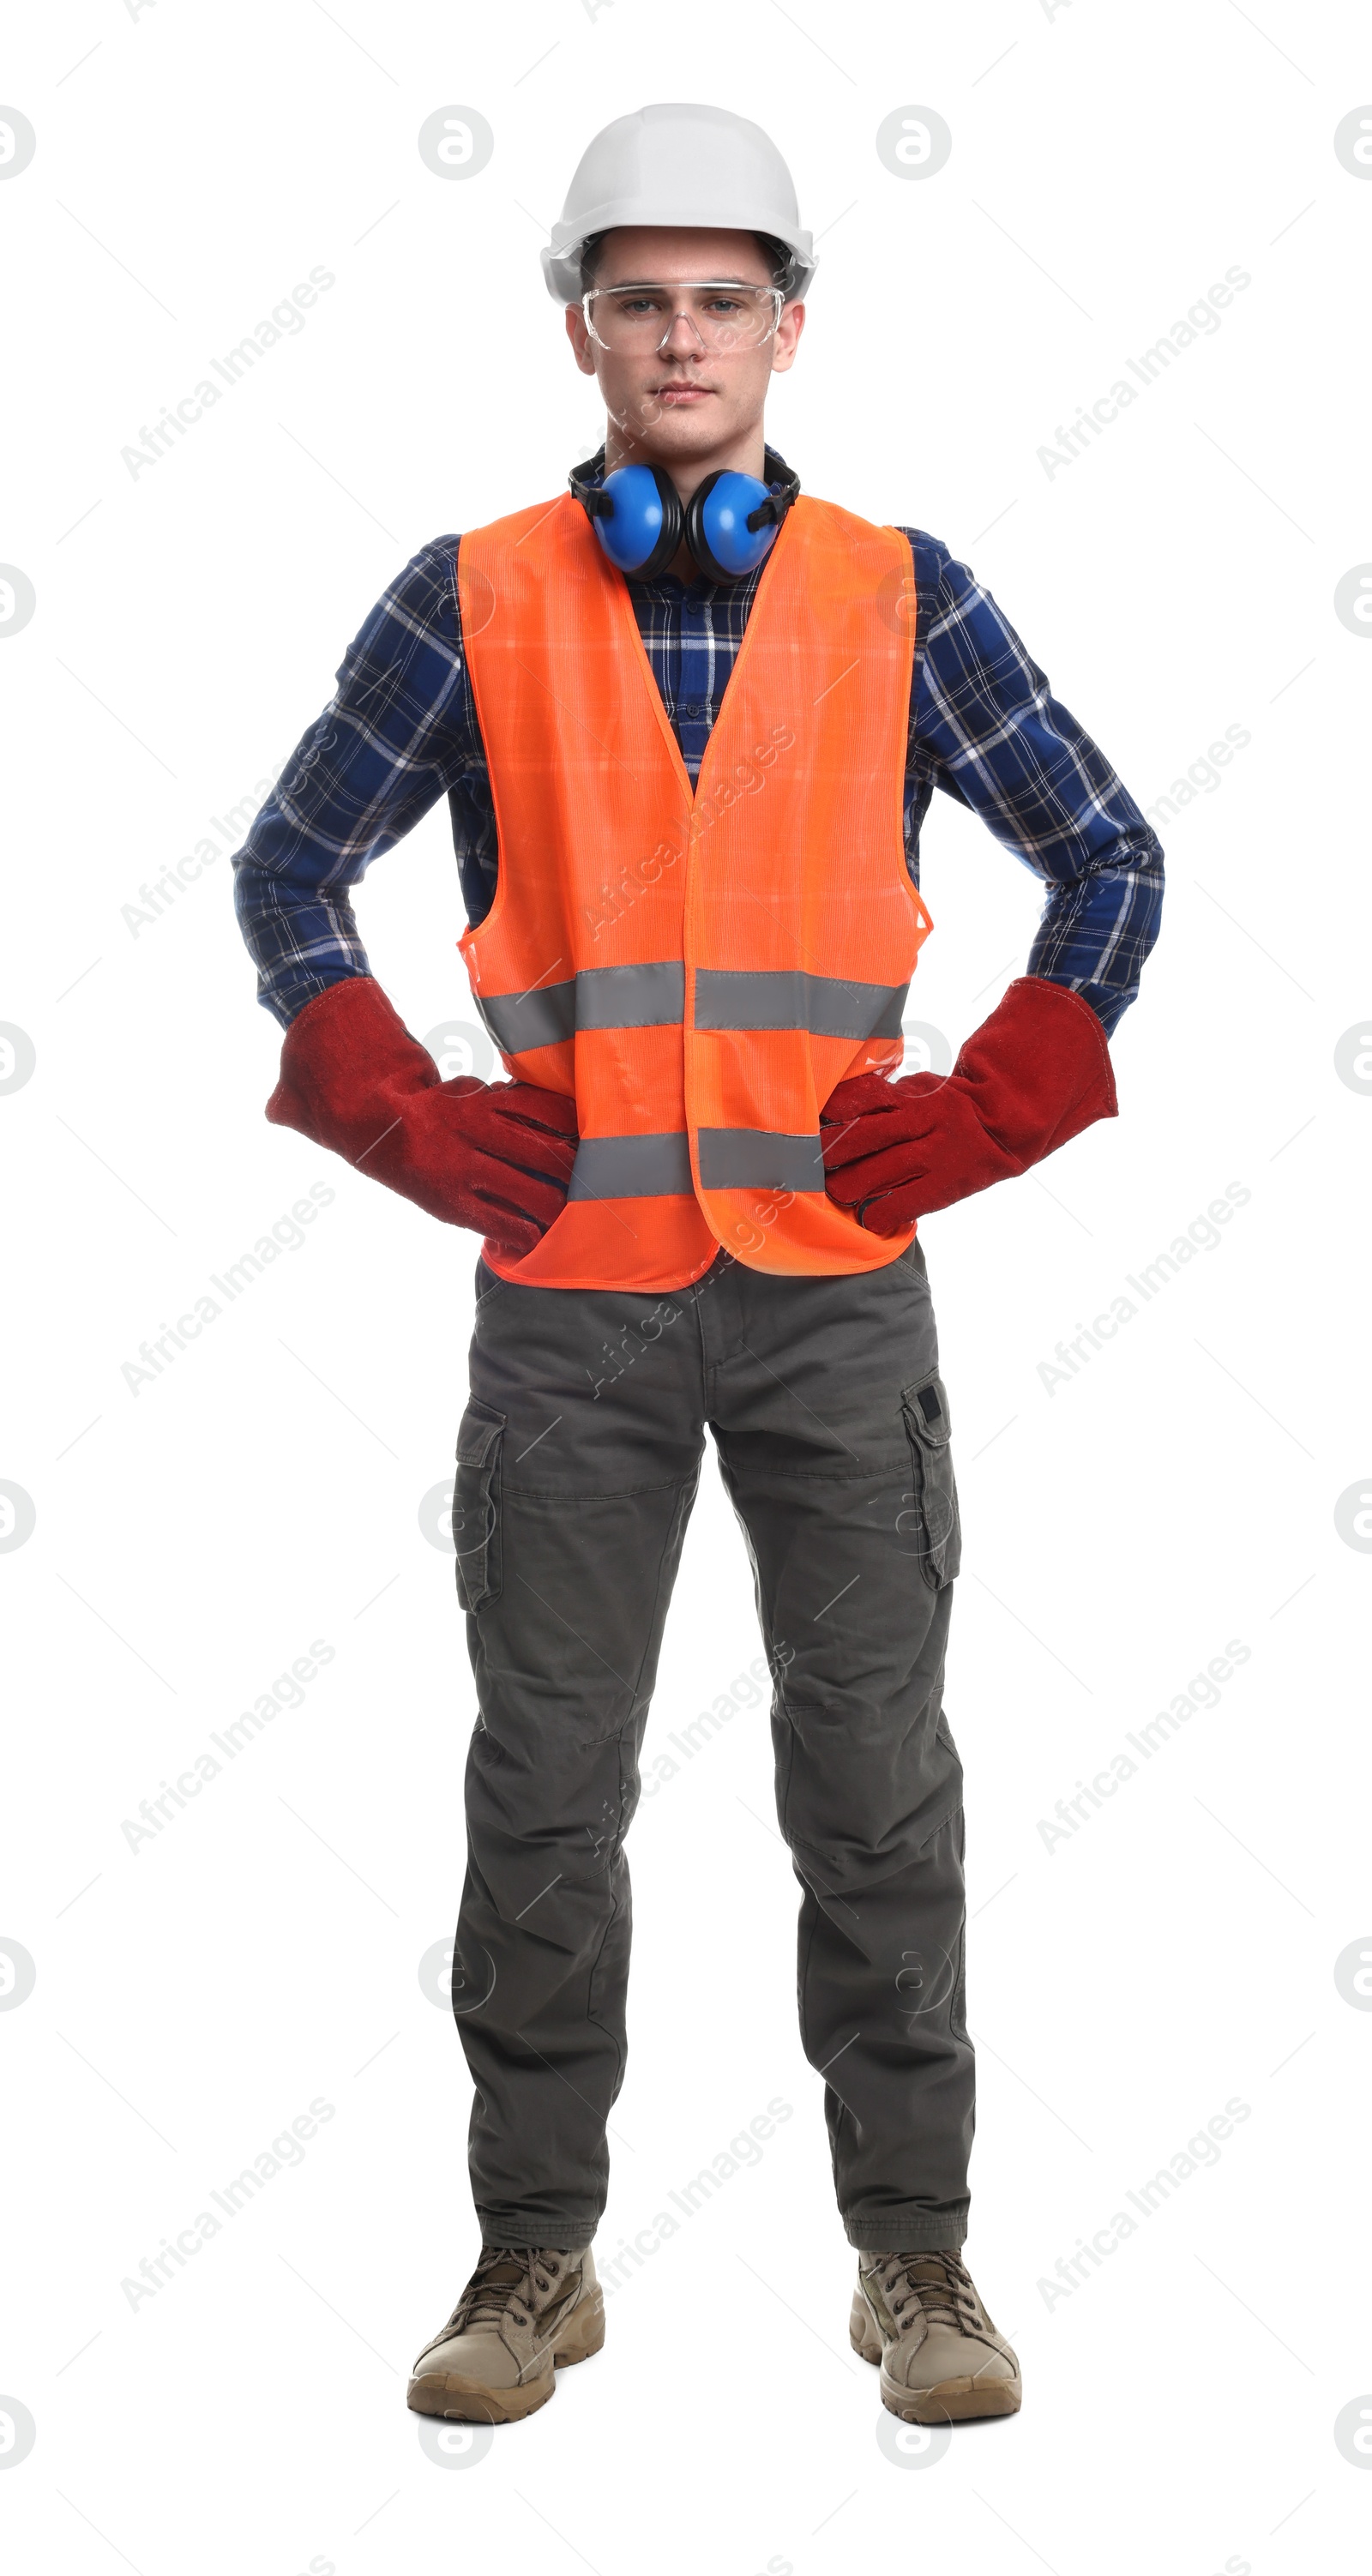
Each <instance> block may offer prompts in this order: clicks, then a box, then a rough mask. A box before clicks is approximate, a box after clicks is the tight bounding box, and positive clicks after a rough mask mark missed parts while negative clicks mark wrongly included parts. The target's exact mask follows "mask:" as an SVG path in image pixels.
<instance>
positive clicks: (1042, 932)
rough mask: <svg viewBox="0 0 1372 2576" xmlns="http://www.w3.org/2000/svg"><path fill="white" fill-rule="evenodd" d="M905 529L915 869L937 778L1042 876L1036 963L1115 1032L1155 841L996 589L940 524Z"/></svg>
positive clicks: (1127, 998)
mask: <svg viewBox="0 0 1372 2576" xmlns="http://www.w3.org/2000/svg"><path fill="white" fill-rule="evenodd" d="M904 533H905V535H906V536H908V537H909V539H910V543H911V545H912V547H913V549H914V557H915V587H916V599H917V603H918V611H917V614H918V627H917V632H916V638H915V654H916V667H915V686H914V691H913V696H912V700H911V721H910V760H909V766H908V768H907V771H906V780H905V795H906V848H907V852H908V854H909V857H910V860H911V865H912V872H913V870H914V868H915V866H916V864H917V857H918V848H919V830H920V825H921V823H922V822H923V820H924V816H925V814H926V812H927V810H928V806H929V799H930V796H931V795H932V792H933V790H934V788H935V787H941V788H942V789H943V791H944V793H945V795H948V796H955V797H956V798H957V800H958V802H959V804H961V805H966V806H968V807H970V808H971V810H972V812H973V813H975V814H979V815H980V816H981V818H982V821H983V822H984V823H987V824H989V826H990V828H991V830H992V831H993V832H994V833H995V836H996V838H997V840H998V841H1001V842H1002V843H1003V844H1004V846H1005V848H1006V849H1008V850H1013V852H1014V854H1015V857H1016V858H1017V859H1020V860H1022V861H1023V864H1024V865H1025V867H1027V868H1032V869H1033V872H1034V874H1035V876H1038V877H1041V878H1042V879H1043V882H1044V884H1045V886H1046V888H1047V890H1048V899H1047V902H1046V903H1045V905H1044V910H1043V918H1042V920H1041V921H1040V923H1039V927H1038V932H1037V934H1036V937H1035V939H1034V944H1033V947H1032V949H1031V951H1030V955H1029V963H1028V969H1027V971H1028V973H1029V974H1031V975H1043V976H1046V977H1047V978H1048V980H1049V981H1050V982H1052V983H1056V984H1066V985H1067V986H1069V988H1070V989H1071V991H1073V992H1074V993H1080V994H1081V995H1082V997H1083V999H1084V1000H1086V1001H1088V1002H1089V1003H1090V1004H1091V1006H1092V1009H1093V1010H1095V1011H1096V1012H1097V1013H1098V1015H1099V1017H1100V1018H1101V1020H1102V1021H1103V1022H1104V1025H1105V1028H1106V1030H1107V1032H1108V1031H1110V1030H1112V1029H1113V1028H1114V1027H1115V1025H1116V1023H1117V1022H1118V1021H1119V1019H1120V1018H1121V1017H1122V1015H1123V1013H1124V1012H1125V1011H1126V1010H1127V1009H1128V1007H1129V1004H1130V1003H1131V1002H1132V1001H1133V1000H1134V998H1135V995H1136V994H1137V992H1138V988H1139V973H1140V970H1141V968H1142V966H1143V962H1144V960H1145V958H1146V957H1147V955H1148V952H1149V950H1150V949H1151V947H1152V945H1153V942H1154V940H1155V939H1156V937H1157V935H1158V918H1159V914H1160V912H1161V909H1162V877H1163V854H1162V848H1161V845H1160V843H1159V841H1158V839H1157V836H1156V834H1155V833H1154V832H1153V831H1152V830H1151V829H1150V828H1149V825H1148V824H1147V823H1146V822H1145V820H1144V818H1143V815H1142V814H1141V813H1140V811H1139V808H1138V806H1137V805H1136V804H1135V803H1134V800H1133V798H1132V796H1130V794H1129V793H1128V790H1127V789H1126V788H1125V787H1123V786H1122V785H1121V783H1120V781H1119V779H1118V778H1117V777H1116V775H1115V772H1114V770H1113V769H1112V768H1111V766H1110V763H1109V762H1108V760H1107V759H1106V758H1105V755H1104V753H1103V752H1101V751H1099V750H1098V749H1097V747H1096V745H1095V743H1094V742H1092V740H1091V738H1090V736H1089V734H1087V733H1085V732H1084V731H1083V729H1082V727H1081V726H1080V725H1079V724H1078V722H1077V720H1076V717H1075V716H1073V715H1071V714H1070V713H1069V712H1068V709H1067V708H1066V707H1065V706H1063V704H1062V702H1061V700H1060V699H1057V698H1055V697H1054V696H1053V695H1052V693H1051V691H1050V689H1049V686H1048V682H1047V679H1046V678H1045V676H1044V674H1043V672H1042V671H1041V670H1040V669H1039V667H1038V665H1037V663H1036V662H1034V661H1033V660H1031V658H1030V656H1029V654H1028V653H1027V652H1026V651H1025V648H1024V646H1023V644H1022V643H1021V642H1020V639H1019V637H1018V635H1017V634H1016V633H1015V630H1014V628H1013V626H1011V624H1010V622H1009V619H1008V618H1007V617H1005V616H1004V615H1003V614H1002V612H1001V610H1000V609H999V608H998V607H997V606H996V603H995V601H994V600H993V599H992V597H991V595H990V592H989V591H986V590H983V589H982V587H981V585H980V583H979V582H977V581H975V580H974V579H973V576H972V574H971V573H970V572H969V571H968V568H967V566H966V564H964V563H958V562H957V561H956V560H955V558H954V557H953V556H952V555H950V553H949V551H948V548H947V547H946V546H945V545H943V544H941V543H940V541H939V539H938V538H937V537H930V536H926V535H925V533H924V531H923V530H922V529H917V528H907V529H906V530H905V531H904Z"/></svg>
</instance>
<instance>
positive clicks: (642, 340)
mask: <svg viewBox="0 0 1372 2576" xmlns="http://www.w3.org/2000/svg"><path fill="white" fill-rule="evenodd" d="M782 301H783V298H782V291H781V288H780V287H779V286H737V285H733V284H731V283H730V282H729V281H728V280H727V279H718V278H716V279H708V278H707V279H705V280H703V281H697V282H692V283H690V284H687V285H681V286H652V285H647V286H597V287H593V288H592V290H591V292H590V294H589V295H584V296H583V297H582V299H581V309H582V311H583V313H584V314H585V316H586V328H587V330H588V331H589V332H590V334H591V337H592V339H593V340H596V341H598V342H599V344H600V346H601V348H602V349H612V350H614V351H615V352H616V353H617V354H620V355H626V356H633V355H644V356H650V355H651V354H652V352H653V351H654V350H655V349H660V348H661V346H662V344H663V342H664V340H666V339H667V338H668V337H669V335H670V334H671V332H672V331H673V330H674V328H675V327H676V325H677V323H678V321H679V320H684V321H685V323H686V325H687V326H688V330H689V333H690V334H691V336H692V337H693V339H694V340H695V341H697V342H698V343H699V345H700V347H701V348H702V349H708V350H709V351H710V353H711V355H712V356H726V355H727V354H728V353H729V352H730V351H731V350H738V349H758V348H761V346H762V344H763V342H764V341H765V340H770V338H771V336H772V334H773V332H774V331H775V329H776V327H777V323H778V321H779V320H780V317H781V307H782Z"/></svg>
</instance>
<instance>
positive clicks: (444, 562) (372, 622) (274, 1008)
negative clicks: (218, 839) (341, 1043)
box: [234, 536, 495, 1028]
mask: <svg viewBox="0 0 1372 2576" xmlns="http://www.w3.org/2000/svg"><path fill="white" fill-rule="evenodd" d="M457 544H458V541H457V538H456V537H452V536H445V537H436V538H435V539H434V541H433V543H432V544H431V545H427V546H424V547H422V548H421V549H420V552H419V553H418V554H417V555H415V556H414V558H413V560H412V561H411V562H410V563H408V564H407V565H406V567H405V570H404V571H403V572H402V573H401V574H400V576H399V578H398V580H396V581H394V582H393V583H392V584H391V587H390V589H389V590H388V591H387V592H386V593H385V595H384V597H383V598H382V599H380V600H379V601H378V603H377V605H376V607H375V608H374V609H373V610H372V613H371V615H370V617H369V618H368V619H367V621H366V624H365V625H364V626H363V628H362V630H361V632H360V633H359V634H358V635H357V636H356V638H355V639H354V641H353V643H352V644H351V645H350V646H349V648H348V651H347V654H346V655H345V657H344V660H343V665H342V668H341V669H340V671H339V673H338V687H337V690H336V692H335V694H334V696H333V697H332V698H331V699H330V701H329V704H328V705H327V707H326V708H325V709H324V712H323V714H322V715H321V716H320V717H319V719H318V721H317V722H316V723H315V724H313V725H312V726H311V728H310V730H309V732H308V733H307V734H306V735H305V736H304V738H303V740H302V741H301V742H300V743H299V745H298V746H297V748H296V750H295V751H294V752H293V753H292V755H291V758H290V759H289V760H288V761H287V763H286V766H285V768H284V770H283V771H282V773H281V776H280V778H279V779H278V780H277V783H276V785H275V787H274V788H273V790H272V792H271V795H270V796H269V797H268V798H267V801H266V803H265V805H264V806H263V807H262V810H261V812H260V814H259V815H258V816H257V818H256V821H255V822H254V823H253V825H252V828H251V830H250V831H249V833H248V837H247V839H246V841H245V842H244V844H243V847H242V849H241V850H240V851H239V852H238V853H237V855H236V857H235V859H234V904H235V908H236V911H237V914H238V921H239V926H240V928H241V930H242V933H243V937H244V939H245V940H246V942H247V945H248V948H249V951H250V952H251V955H252V957H253V958H254V960H255V962H256V965H257V992H258V999H259V1001H260V1002H261V1003H262V1004H263V1005H264V1007H265V1008H266V1009H267V1010H269V1011H270V1012H271V1013H272V1014H273V1016H274V1017H275V1018H276V1019H277V1020H279V1021H280V1023H281V1025H282V1027H283V1028H285V1027H286V1026H288V1025H289V1023H290V1021H291V1020H292V1019H294V1017H295V1015H296V1013H297V1012H298V1011H300V1010H302V1009H303V1008H304V1006H305V1004H306V1002H308V1001H310V1000H311V999H312V998H313V996H314V995H315V994H316V993H322V992H323V991H324V990H325V989H326V987H327V986H328V985H330V984H336V983H338V982H340V981H341V980H342V978H343V977H344V976H347V975H365V974H367V973H368V972H369V969H368V965H367V957H366V952H365V950H364V948H363V946H362V942H361V940H360V938H359V937H358V931H357V923H356V921H355V920H354V918H353V909H352V903H351V900H350V895H351V889H352V888H353V887H354V886H355V885H356V884H357V883H358V881H359V879H360V878H361V877H362V876H363V875H364V874H365V872H366V870H367V868H368V867H369V866H370V864H371V861H372V860H373V859H375V858H379V857H380V856H381V854H382V852H383V851H386V850H389V849H391V848H393V847H394V844H395V843H396V842H397V841H398V840H400V839H401V838H402V836H403V835H404V834H405V833H406V832H409V831H411V830H412V829H413V827H414V825H415V824H416V823H417V822H418V821H419V820H420V818H421V816H422V815H424V814H427V813H428V811H429V809H430V807H431V806H432V805H435V804H436V803H437V801H438V799H439V797H440V796H442V795H443V794H445V793H446V794H447V795H448V796H449V799H450V802H451V805H452V811H453V827H454V838H455V841H456V842H457V846H458V855H459V862H460V865H461V867H462V871H463V877H464V891H465V892H466V893H467V895H468V902H469V907H470V904H471V901H472V894H473V887H472V886H471V885H469V884H468V883H467V879H468V877H469V876H470V877H472V878H473V879H474V880H477V881H481V882H483V883H484V879H485V876H486V875H487V874H489V876H490V878H491V881H492V883H493V882H494V874H495V823H494V816H493V814H492V812H491V804H490V787H489V781H488V779H487V775H486V764H485V758H484V755H483V752H482V747H481V737H480V733H479V730H478V727H477V722H476V710H475V707H474V705H473V702H472V695H471V688H470V685H469V682H468V677H467V667H466V662H465V658H464V656H463V653H462V647H461V639H460V634H459V628H458V613H457V591H456V578H455V567H456V559H457ZM489 900H490V893H489V889H487V890H486V892H485V894H484V898H483V908H484V903H489Z"/></svg>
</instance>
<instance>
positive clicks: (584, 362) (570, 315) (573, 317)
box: [567, 304, 595, 376]
mask: <svg viewBox="0 0 1372 2576" xmlns="http://www.w3.org/2000/svg"><path fill="white" fill-rule="evenodd" d="M567 337H568V339H569V340H570V341H571V344H572V355H573V357H574V358H575V360H576V363H577V365H578V366H579V367H580V369H581V372H582V374H583V376H593V375H594V374H595V350H594V347H593V345H592V341H591V335H590V332H589V331H588V330H587V328H586V316H585V314H584V313H583V312H582V310H581V307H580V305H579V304H569V305H568V307H567Z"/></svg>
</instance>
